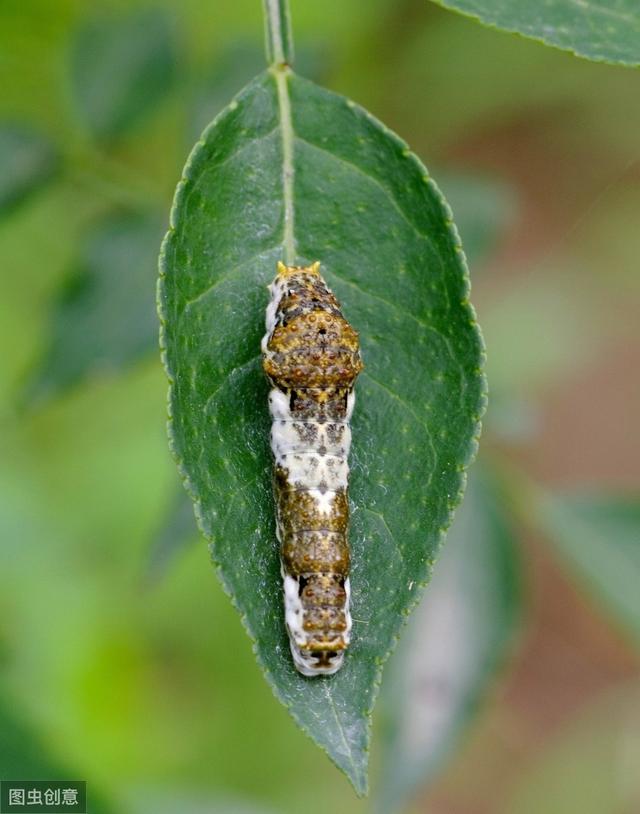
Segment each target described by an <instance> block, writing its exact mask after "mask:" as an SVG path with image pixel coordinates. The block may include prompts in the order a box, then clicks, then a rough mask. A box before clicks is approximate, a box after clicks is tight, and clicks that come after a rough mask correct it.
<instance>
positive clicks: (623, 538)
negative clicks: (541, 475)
mask: <svg viewBox="0 0 640 814" xmlns="http://www.w3.org/2000/svg"><path fill="white" fill-rule="evenodd" d="M537 509H538V520H539V521H540V522H541V524H542V526H543V528H544V529H545V531H546V533H547V534H548V535H549V536H550V538H551V539H552V541H553V542H554V544H555V545H556V546H557V547H558V549H559V551H560V553H561V554H562V555H563V557H564V558H565V559H566V560H567V561H568V562H569V563H570V564H571V565H572V566H573V567H574V568H575V570H576V572H577V573H578V574H579V576H580V577H582V579H583V580H584V581H585V583H586V585H587V586H588V587H589V588H590V589H591V590H592V591H593V593H594V594H595V596H596V597H599V598H600V599H601V601H602V602H603V603H604V605H605V606H606V607H607V608H608V609H609V611H610V612H611V613H612V614H613V616H614V617H615V618H616V619H617V620H618V621H619V622H620V623H621V624H622V626H623V627H624V628H626V630H627V631H628V632H630V633H631V635H632V636H633V637H634V638H635V640H636V642H640V591H639V590H638V586H639V585H640V501H638V500H637V499H632V498H623V497H612V496H605V495H587V494H583V495H573V496H562V497H557V496H555V495H545V496H543V497H542V498H541V499H540V500H539V501H538V503H537Z"/></svg>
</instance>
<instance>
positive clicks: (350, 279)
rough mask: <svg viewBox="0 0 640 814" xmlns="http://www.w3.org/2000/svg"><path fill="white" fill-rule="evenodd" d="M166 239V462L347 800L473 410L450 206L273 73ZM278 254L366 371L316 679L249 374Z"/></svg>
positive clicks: (472, 330)
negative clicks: (328, 630)
mask: <svg viewBox="0 0 640 814" xmlns="http://www.w3.org/2000/svg"><path fill="white" fill-rule="evenodd" d="M171 224H172V225H171V229H170V231H169V234H168V235H167V239H166V241H165V244H164V247H163V252H162V257H161V284H160V289H159V298H160V312H161V320H162V323H163V340H162V341H163V347H164V355H165V362H166V367H167V371H168V375H169V377H170V382H171V387H170V413H171V429H170V435H171V442H172V446H173V449H174V453H175V456H176V458H177V460H178V462H179V466H180V468H181V471H182V474H183V476H184V477H185V480H186V484H187V487H188V489H189V491H190V493H191V494H192V496H193V498H194V500H195V502H196V511H197V514H198V517H199V522H200V525H201V528H202V531H203V533H204V534H205V535H206V537H207V538H208V539H209V540H210V541H211V548H212V555H213V558H214V561H215V562H216V564H217V566H218V570H219V574H220V576H221V579H222V581H223V583H224V585H225V587H226V589H227V591H228V592H229V593H230V594H231V596H232V598H233V601H234V603H235V604H236V606H237V608H238V610H239V611H240V613H241V614H242V617H243V620H244V623H245V625H246V627H247V630H248V632H249V634H250V636H251V638H252V639H253V640H254V642H255V650H256V655H257V658H258V661H259V662H260V664H261V665H262V667H263V669H264V672H265V675H266V677H267V680H268V681H269V682H270V683H271V685H272V687H273V689H274V691H275V693H276V695H277V696H278V697H279V698H280V700H281V701H282V702H283V703H284V704H285V705H286V706H287V707H288V709H289V711H290V712H291V714H292V715H293V717H294V718H295V720H296V721H297V722H298V724H299V725H300V726H301V727H302V729H303V730H305V731H306V732H307V733H308V734H310V735H311V737H312V738H313V739H314V740H315V741H316V742H317V743H318V744H319V745H320V746H321V747H322V748H323V749H325V750H326V751H327V753H328V754H329V756H330V757H331V759H332V760H333V761H334V762H335V763H336V764H337V765H338V766H339V767H340V768H341V769H343V771H345V772H346V773H347V774H348V776H349V777H350V779H351V781H352V782H353V784H354V786H355V788H356V790H357V791H358V792H359V793H363V792H364V791H365V789H366V783H367V781H366V766H367V752H368V747H369V735H370V733H369V723H370V715H371V711H372V708H373V704H374V699H375V696H376V693H377V687H378V685H379V682H380V676H381V670H382V665H383V662H384V661H385V659H386V658H387V656H388V654H389V652H390V651H391V649H392V647H393V645H394V643H395V640H396V638H397V636H398V633H399V630H400V628H401V626H402V624H403V622H404V619H405V617H406V615H407V614H408V612H409V609H410V608H411V607H412V606H413V605H414V603H415V602H416V600H417V597H418V595H419V590H418V589H417V585H419V584H422V583H424V582H426V581H427V580H428V578H429V575H430V571H431V565H432V563H433V561H434V558H435V556H436V554H437V551H438V549H439V546H440V543H441V541H442V537H443V534H444V530H445V529H446V527H447V526H448V524H449V522H450V519H451V516H452V512H453V510H454V508H455V506H456V505H457V503H458V501H459V499H460V495H461V492H462V489H463V485H464V475H463V470H464V468H465V467H466V466H467V465H468V463H469V462H470V460H471V459H472V457H473V455H474V453H475V448H476V440H475V439H476V437H477V434H478V432H479V421H480V417H481V414H482V412H483V409H484V402H485V396H484V392H485V386H484V379H483V376H482V370H481V366H482V360H483V350H482V344H481V340H480V337H479V333H478V329H477V326H476V322H475V318H474V315H473V312H472V310H471V308H470V306H469V304H468V299H467V297H468V279H467V275H466V269H465V265H464V259H463V255H462V252H461V249H460V246H459V242H458V239H457V234H456V232H455V230H454V228H453V226H452V223H451V220H450V210H449V209H448V207H447V206H446V204H445V203H444V201H443V199H442V197H441V194H440V193H439V191H438V189H437V187H436V185H435V184H434V183H433V181H432V180H431V179H430V178H429V177H428V175H427V173H426V170H425V169H424V167H423V166H422V165H421V164H420V163H419V161H418V160H417V159H416V157H415V156H414V155H412V154H411V153H410V151H409V150H408V149H407V146H406V144H404V142H402V141H401V140H400V139H399V138H398V137H397V136H395V135H394V134H392V133H391V132H390V131H389V130H387V129H386V128H385V127H384V126H383V125H381V124H380V123H379V122H377V121H376V120H374V119H373V118H372V117H371V116H370V115H369V114H368V113H367V112H366V111H364V110H362V109H361V108H359V107H358V106H356V105H355V104H354V103H352V102H350V101H349V100H346V99H344V98H342V97H340V96H337V95H335V94H332V93H329V92H327V91H325V90H322V89H321V88H319V87H317V86H316V85H314V84H313V83H311V82H308V81H306V80H303V79H301V78H300V77H298V76H296V75H295V74H292V73H291V72H290V71H288V70H286V71H284V70H283V71H278V70H275V71H273V72H272V71H267V72H265V73H264V74H261V75H260V76H258V77H256V79H255V80H253V81H252V82H251V83H250V84H249V85H248V86H247V87H246V88H245V90H244V91H243V92H242V93H241V94H240V95H239V96H238V97H237V98H236V99H235V100H234V102H233V103H232V104H231V105H230V106H229V107H228V108H227V109H226V110H225V111H223V112H222V114H221V115H220V116H219V117H218V118H217V119H216V120H215V121H214V122H213V124H212V125H211V126H210V128H209V129H208V130H207V131H206V132H205V134H204V136H203V138H202V140H201V141H200V142H198V144H197V145H196V147H195V148H194V151H193V152H192V154H191V157H190V159H189V161H188V163H187V166H186V168H185V171H184V177H183V179H182V181H181V183H180V185H179V187H178V191H177V193H176V199H175V202H174V208H173V212H172V219H171ZM278 259H284V260H285V261H286V262H294V261H295V262H298V263H309V262H312V261H314V260H320V261H321V263H322V271H323V273H324V275H325V278H326V280H327V282H328V283H329V285H330V286H332V287H333V289H334V291H335V293H336V295H337V296H338V298H339V300H340V301H341V302H342V304H343V306H344V310H345V314H346V316H347V318H348V319H349V320H350V321H351V322H352V324H353V325H354V327H355V328H356V329H357V330H358V331H359V332H360V336H361V341H362V347H363V357H364V361H365V365H366V369H365V372H364V373H363V374H362V375H361V376H360V378H359V380H358V384H357V387H356V390H357V395H358V404H357V407H356V411H355V415H354V419H353V437H354V443H353V448H352V456H351V467H352V472H351V480H350V495H351V502H352V507H353V513H352V524H351V532H350V539H351V546H352V553H353V568H352V585H353V616H354V619H355V620H356V621H355V624H354V636H353V644H352V646H351V648H350V650H349V654H348V658H347V659H346V662H345V666H344V667H343V668H342V669H341V670H340V672H339V673H337V674H336V675H335V676H332V677H327V678H315V679H308V678H304V677H302V676H301V675H299V674H298V673H297V672H296V671H295V669H294V667H293V664H292V661H291V657H290V654H289V646H288V642H287V637H286V633H285V629H284V621H283V611H282V589H281V580H280V573H279V571H280V566H279V556H278V547H277V543H276V537H275V522H274V507H273V499H272V494H271V469H272V462H271V453H270V449H269V416H268V411H267V391H268V388H267V382H266V380H265V378H264V376H263V374H262V370H261V362H260V339H261V336H262V334H263V332H264V314H265V307H266V304H267V299H268V295H267V290H266V285H267V284H268V283H269V282H270V281H271V280H272V279H273V277H274V274H275V265H276V261H277V260H278Z"/></svg>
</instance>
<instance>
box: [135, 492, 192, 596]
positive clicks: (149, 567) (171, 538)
mask: <svg viewBox="0 0 640 814" xmlns="http://www.w3.org/2000/svg"><path fill="white" fill-rule="evenodd" d="M199 539H200V533H199V531H198V527H197V525H196V520H195V517H194V516H193V503H192V501H191V498H190V497H189V495H188V494H187V492H186V491H185V490H184V489H183V488H180V489H176V493H175V495H174V499H173V503H172V504H171V506H170V508H169V511H168V512H167V514H166V515H165V516H164V517H163V518H162V526H161V528H160V529H159V530H158V532H157V534H156V535H155V536H154V538H153V539H152V541H151V545H150V547H149V551H148V554H147V562H146V568H145V570H146V576H147V578H148V579H150V580H156V579H159V578H161V577H162V576H163V575H164V574H165V572H166V571H167V569H168V568H169V566H170V565H171V564H172V563H173V562H174V560H175V558H176V557H177V556H178V555H179V554H180V553H181V552H182V551H184V550H185V549H186V548H187V547H188V546H189V545H190V544H191V543H195V542H196V541H197V540H199Z"/></svg>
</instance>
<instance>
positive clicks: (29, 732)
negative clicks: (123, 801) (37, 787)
mask: <svg viewBox="0 0 640 814" xmlns="http://www.w3.org/2000/svg"><path fill="white" fill-rule="evenodd" d="M0 777H1V778H2V779H3V780H69V779H71V778H73V777H77V770H76V769H74V768H73V767H70V766H68V765H65V764H64V763H63V761H61V760H59V759H58V758H57V757H56V756H54V755H52V754H51V749H50V748H49V745H48V744H45V743H44V742H43V739H42V738H41V737H39V735H38V734H37V733H36V732H34V731H33V727H32V726H31V724H30V722H29V721H27V720H25V719H24V718H23V717H22V715H21V711H20V710H19V708H17V707H16V704H15V702H14V701H13V699H10V698H9V697H8V695H6V694H5V692H4V689H3V690H2V692H1V693H0ZM88 798H89V801H90V804H91V812H92V814H94V812H95V814H108V812H111V811H113V810H114V809H113V808H112V807H111V806H110V805H109V804H107V802H106V801H105V800H104V799H103V797H102V795H101V794H100V793H99V792H98V790H97V789H96V788H95V787H93V788H92V787H91V786H90V787H89V789H88Z"/></svg>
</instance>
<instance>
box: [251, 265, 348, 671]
mask: <svg viewBox="0 0 640 814" xmlns="http://www.w3.org/2000/svg"><path fill="white" fill-rule="evenodd" d="M319 267H320V263H319V262H316V263H313V265H311V266H308V267H300V266H285V265H284V264H283V263H278V269H277V275H276V278H275V280H274V281H273V283H272V284H271V286H270V293H271V299H270V302H269V305H268V306H267V316H266V327H267V333H266V335H265V336H264V338H263V340H262V353H263V367H264V371H265V373H266V375H267V377H268V379H269V382H270V383H271V385H272V388H271V391H270V393H269V410H270V412H271V418H272V422H273V423H272V428H271V449H272V451H273V456H274V459H275V478H274V483H275V499H276V521H277V532H276V533H277V537H278V541H279V543H280V546H281V548H280V555H281V568H282V578H283V581H284V606H285V623H286V627H287V632H288V634H289V640H290V644H291V653H292V655H293V661H294V664H295V666H296V668H297V669H298V670H299V672H301V673H302V674H303V675H305V676H315V675H330V674H332V673H335V672H336V671H337V670H339V669H340V667H341V666H342V662H343V659H344V651H345V649H346V648H347V646H348V644H349V640H350V634H351V615H350V612H349V595H350V587H349V559H350V557H349V543H348V540H347V534H348V526H349V500H348V495H347V479H348V474H349V466H348V464H347V456H348V454H349V447H350V446H351V430H350V429H349V420H350V418H351V413H352V412H353V407H354V402H355V394H354V392H353V386H354V382H355V379H356V377H357V375H358V373H360V371H361V370H362V367H363V365H362V359H361V357H360V343H359V339H358V334H357V333H356V331H354V329H353V328H352V327H351V325H349V323H348V322H347V321H346V319H345V318H344V317H343V315H342V312H341V310H340V304H339V303H338V301H337V299H336V298H335V296H334V295H333V293H332V292H331V291H330V289H329V288H328V286H327V284H326V283H325V281H324V280H323V279H322V277H321V275H320V272H319Z"/></svg>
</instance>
